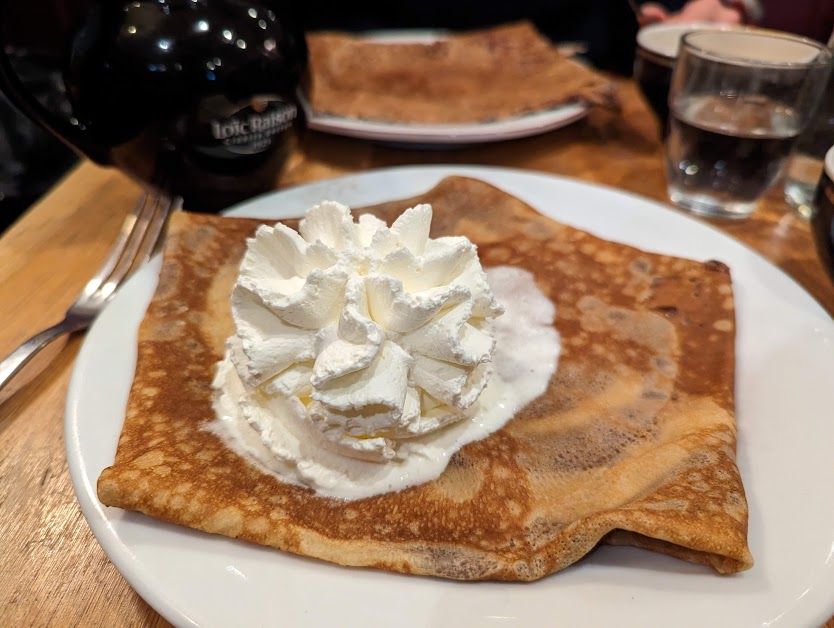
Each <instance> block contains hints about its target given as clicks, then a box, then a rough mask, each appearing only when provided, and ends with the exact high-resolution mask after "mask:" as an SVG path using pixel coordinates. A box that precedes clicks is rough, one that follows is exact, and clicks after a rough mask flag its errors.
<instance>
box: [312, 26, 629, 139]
mask: <svg viewBox="0 0 834 628" xmlns="http://www.w3.org/2000/svg"><path fill="white" fill-rule="evenodd" d="M307 43H308V46H309V49H310V85H309V86H308V89H307V96H308V98H309V100H310V103H311V105H312V108H313V110H314V111H315V112H317V113H328V114H334V115H339V116H346V117H351V118H364V119H368V120H378V121H390V122H405V123H422V124H453V123H462V122H483V121H487V120H495V119H501V118H509V117H512V116H517V115H521V114H523V113H527V112H531V111H543V110H546V109H550V108H552V107H556V106H558V105H562V104H565V103H568V102H585V103H588V104H597V105H607V106H612V105H614V104H615V102H616V101H615V98H614V94H613V87H612V85H611V83H610V81H608V80H607V79H605V78H604V77H603V76H601V75H600V74H598V73H596V72H594V71H593V70H591V69H590V68H588V67H587V66H585V65H582V64H581V63H578V62H576V61H573V60H571V59H569V58H567V57H565V56H563V55H562V54H561V53H560V52H559V51H558V50H557V49H556V48H555V47H554V46H553V45H552V44H551V43H550V42H549V41H548V40H547V39H546V38H545V37H543V36H542V35H540V34H539V33H538V31H536V29H535V28H534V27H533V26H532V25H531V24H529V23H520V24H512V25H509V26H501V27H497V28H492V29H487V30H481V31H473V32H470V33H464V34H459V35H450V36H449V37H447V38H444V39H442V40H440V41H438V42H436V43H433V44H430V45H422V44H417V43H412V44H408V43H402V44H400V43H384V44H383V43H375V42H373V41H369V40H368V39H367V38H365V37H362V36H356V35H346V34H344V33H310V34H308V35H307Z"/></svg>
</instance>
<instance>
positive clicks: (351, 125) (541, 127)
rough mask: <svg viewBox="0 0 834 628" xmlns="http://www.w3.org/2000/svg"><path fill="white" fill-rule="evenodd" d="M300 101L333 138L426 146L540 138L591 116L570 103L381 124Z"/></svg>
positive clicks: (381, 37) (386, 39)
mask: <svg viewBox="0 0 834 628" xmlns="http://www.w3.org/2000/svg"><path fill="white" fill-rule="evenodd" d="M445 35H446V33H445V32H444V31H419V30H418V31H400V32H395V31H391V32H383V31H377V32H373V33H368V34H367V36H366V38H367V39H368V40H369V41H373V42H376V43H378V44H386V43H401V44H402V43H417V44H426V45H428V44H431V43H434V42H436V41H438V40H440V39H442V38H443V37H444V36H445ZM299 101H300V103H301V106H302V108H303V109H304V113H305V115H306V116H307V127H308V128H310V129H313V130H314V131H322V132H324V133H331V134H333V135H345V136H348V137H358V138H361V139H366V140H376V141H378V142H386V143H395V144H419V145H423V146H426V147H428V146H431V145H437V146H457V145H462V144H479V143H483V142H497V141H503V140H512V139H516V138H520V137H529V136H531V135H539V134H541V133H546V132H548V131H552V130H554V129H559V128H561V127H563V126H567V125H569V124H572V123H573V122H576V121H577V120H580V119H582V118H584V117H585V116H586V115H588V105H586V104H584V103H569V104H565V105H561V106H558V107H553V108H552V109H547V110H545V111H537V112H531V113H527V114H524V115H520V116H516V117H513V118H506V119H503V120H493V121H491V122H473V123H466V124H409V123H405V122H377V121H374V120H361V119H359V118H347V117H344V116H335V115H330V114H323V113H317V112H315V111H313V109H312V107H311V106H310V103H309V102H308V101H307V98H306V97H305V95H304V93H303V92H300V93H299Z"/></svg>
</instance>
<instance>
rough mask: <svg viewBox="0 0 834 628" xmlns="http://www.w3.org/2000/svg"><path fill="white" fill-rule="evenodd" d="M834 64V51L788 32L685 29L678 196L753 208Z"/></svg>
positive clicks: (676, 136)
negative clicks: (687, 31) (687, 30)
mask: <svg viewBox="0 0 834 628" xmlns="http://www.w3.org/2000/svg"><path fill="white" fill-rule="evenodd" d="M831 65H832V52H831V50H829V49H828V48H826V47H825V46H824V45H822V44H819V43H817V42H815V41H813V40H810V39H806V38H804V37H798V36H794V35H789V34H787V33H778V32H774V31H763V30H755V29H750V30H735V31H696V32H693V33H689V34H687V35H684V37H683V40H682V44H681V52H680V57H679V59H678V64H677V66H676V68H675V71H674V74H673V76H672V87H671V89H670V92H669V137H668V138H667V140H666V179H667V184H668V190H669V197H670V198H671V199H672V201H673V202H674V203H675V204H677V205H679V206H680V207H683V208H684V209H688V210H690V211H692V212H695V213H697V214H701V215H704V216H710V217H714V218H744V217H747V216H749V215H750V214H751V212H752V211H753V210H754V209H755V207H756V204H757V202H758V200H759V199H760V198H761V196H762V195H763V194H764V192H765V191H766V190H767V189H768V187H770V185H771V184H773V182H774V181H775V180H776V178H777V177H778V176H779V174H780V172H781V170H782V167H783V165H784V163H785V160H786V158H787V156H788V154H789V153H790V151H791V147H792V146H793V143H794V141H795V140H796V138H797V136H798V135H799V133H800V132H801V131H802V129H803V128H804V127H805V125H806V124H807V123H808V120H809V117H810V115H811V113H812V112H813V111H814V108H815V107H816V105H817V103H818V102H819V99H820V96H821V95H822V91H823V89H824V87H825V84H826V81H827V78H828V74H829V73H830V71H831Z"/></svg>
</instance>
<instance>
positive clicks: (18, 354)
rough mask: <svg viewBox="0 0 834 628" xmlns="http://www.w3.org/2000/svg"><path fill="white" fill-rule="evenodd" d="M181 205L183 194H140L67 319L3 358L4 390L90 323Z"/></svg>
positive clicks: (0, 381) (147, 254) (1, 383)
mask: <svg viewBox="0 0 834 628" xmlns="http://www.w3.org/2000/svg"><path fill="white" fill-rule="evenodd" d="M181 206H182V199H181V198H179V197H176V198H173V199H171V198H169V197H167V196H165V195H164V194H162V193H160V192H148V193H146V194H144V195H142V197H140V199H139V201H138V202H137V203H136V207H134V209H133V211H132V212H131V213H130V214H129V215H128V216H127V218H125V221H124V223H123V224H122V229H121V231H120V232H119V237H118V239H117V240H116V243H115V244H114V245H113V248H112V249H111V250H110V254H109V255H108V256H107V259H106V260H105V262H104V265H103V266H102V267H101V268H100V269H99V271H98V272H97V273H96V274H95V275H94V276H93V278H92V279H90V281H88V282H87V285H86V286H85V287H84V290H82V291H81V294H80V295H78V298H77V299H76V300H75V302H74V303H73V304H72V305H71V306H70V308H69V309H68V310H67V313H66V315H65V316H64V319H63V320H62V321H61V322H60V323H58V324H56V325H53V326H52V327H50V328H48V329H45V330H43V331H42V332H40V333H38V334H36V335H34V336H32V337H31V338H30V339H29V340H27V341H25V342H24V343H23V344H22V345H20V346H19V347H18V348H17V349H15V350H14V351H12V353H10V354H9V355H8V356H7V357H6V358H4V359H3V361H2V362H0V390H2V389H3V387H4V386H5V385H6V384H7V383H8V382H9V381H10V380H11V379H12V377H14V375H15V374H16V373H18V372H19V371H20V369H22V368H23V367H24V366H25V365H26V364H27V363H28V362H29V361H30V360H31V359H32V358H33V357H35V355H37V353H38V352H39V351H40V350H41V349H43V348H44V347H46V346H47V345H48V344H49V343H50V342H52V341H53V340H55V339H56V338H59V337H60V336H62V335H63V334H67V333H70V334H71V333H73V332H76V331H81V330H82V329H86V328H87V327H89V326H90V324H91V323H92V322H93V321H94V320H95V318H96V316H98V314H99V312H101V310H102V309H104V306H105V305H106V304H107V302H108V301H109V300H110V299H111V298H112V296H113V294H115V292H116V288H118V287H119V286H120V285H121V284H122V282H123V281H124V280H125V279H126V278H127V277H128V275H130V272H131V270H132V269H134V268H137V267H138V266H139V265H141V264H143V263H144V262H147V261H148V260H149V259H150V257H151V255H152V254H153V252H154V249H155V248H156V244H157V242H158V241H159V238H160V236H161V235H162V231H163V228H164V227H165V223H166V221H167V219H168V216H169V214H170V213H171V212H172V211H174V210H177V209H179V208H180V207H181Z"/></svg>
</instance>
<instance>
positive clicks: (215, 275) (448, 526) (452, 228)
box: [98, 177, 752, 580]
mask: <svg viewBox="0 0 834 628" xmlns="http://www.w3.org/2000/svg"><path fill="white" fill-rule="evenodd" d="M417 202H428V203H431V204H432V205H433V207H434V222H433V226H432V237H437V236H439V235H444V234H452V233H454V234H462V235H466V236H468V237H470V238H471V239H472V240H473V241H474V242H475V243H476V244H477V245H478V247H479V254H480V257H481V261H482V263H483V265H484V266H485V267H488V266H495V265H504V264H510V265H515V266H520V267H524V268H527V269H528V270H530V271H531V272H533V273H534V275H535V277H536V281H537V283H538V284H539V286H540V287H541V288H542V290H543V291H544V292H545V293H547V294H548V295H549V296H550V298H552V299H553V300H554V301H555V302H556V303H557V308H558V317H557V323H556V324H557V327H558V330H559V333H560V335H561V338H562V344H563V347H562V353H561V356H560V360H559V368H558V371H557V373H556V375H555V376H554V377H553V378H552V380H551V382H550V386H549V388H548V390H547V391H546V392H545V394H544V395H542V397H540V398H539V399H537V400H536V401H534V402H533V403H531V404H530V405H528V406H527V407H525V408H524V409H523V410H522V411H521V412H520V413H519V414H517V415H516V417H515V418H514V419H513V420H511V421H510V422H509V423H508V424H507V425H506V426H505V427H504V428H503V429H501V430H499V431H498V432H496V433H495V434H493V435H491V436H490V437H488V438H486V439H484V440H482V441H478V442H475V443H472V444H470V445H467V446H466V447H464V448H463V449H462V450H461V451H460V452H458V453H457V454H456V455H455V456H453V458H452V460H451V462H450V464H449V466H448V467H447V469H446V471H445V472H444V473H443V474H442V475H441V477H440V478H439V479H438V480H436V481H433V482H430V483H427V484H424V485H421V486H416V487H412V488H409V489H406V490H404V491H401V492H399V493H389V494H385V495H380V496H377V497H372V498H368V499H364V500H360V501H355V502H343V501H340V500H335V499H328V498H321V497H316V496H315V495H314V494H313V493H312V492H311V491H309V490H307V489H303V488H299V487H295V486H291V485H288V484H285V483H282V482H281V481H279V480H277V479H276V478H274V477H272V476H270V475H266V474H264V473H262V472H260V471H259V470H258V469H256V468H255V467H254V466H252V465H250V464H248V463H247V462H246V461H245V460H243V459H242V458H240V457H239V456H238V455H237V454H235V453H234V452H232V451H231V450H229V449H227V448H226V447H225V446H224V445H223V444H222V443H221V442H220V441H219V440H218V438H217V437H216V436H214V435H213V434H212V433H211V432H209V431H207V430H206V429H204V428H205V426H206V425H207V424H209V423H210V422H211V421H213V420H214V414H213V411H212V406H211V397H212V391H211V379H212V376H213V373H214V365H215V362H216V361H217V360H219V359H220V357H221V356H222V352H223V342H224V340H225V338H226V337H227V336H228V335H229V334H230V333H231V332H232V324H231V319H230V314H229V307H230V306H229V292H230V290H231V286H232V284H233V282H234V280H235V277H236V274H237V265H238V262H239V260H240V258H241V256H242V254H243V251H244V246H245V245H244V240H245V238H246V237H247V236H249V235H251V234H252V232H253V231H254V229H255V227H256V226H257V224H258V223H259V221H256V220H246V219H230V218H220V217H214V216H206V215H194V214H185V213H181V214H177V215H175V216H174V217H173V221H172V224H171V231H170V236H169V240H168V243H167V246H166V251H165V260H164V264H163V269H162V274H161V277H160V284H159V287H158V289H157V293H156V295H155V296H154V299H153V301H152V303H151V305H150V307H149V309H148V313H147V315H146V317H145V319H144V321H143V323H142V325H141V328H140V331H139V353H138V362H137V369H136V376H135V379H134V382H133V386H132V389H131V393H130V398H129V401H128V408H127V416H126V420H125V425H124V428H123V430H122V434H121V437H120V440H119V447H118V451H117V453H116V461H115V464H114V466H112V467H110V468H108V469H105V470H104V472H103V473H102V475H101V477H100V478H99V482H98V493H99V498H100V499H101V501H102V502H103V503H104V504H107V505H110V506H118V507H121V508H129V509H134V510H139V511H141V512H145V513H147V514H149V515H151V516H154V517H157V518H159V519H163V520H166V521H171V522H174V523H178V524H182V525H187V526H190V527H193V528H197V529H200V530H205V531H207V532H213V533H218V534H224V535H227V536H231V537H239V538H242V539H246V540H249V541H253V542H255V543H261V544H265V545H272V546H274V547H277V548H280V549H283V550H287V551H290V552H295V553H298V554H304V555H307V556H312V557H315V558H321V559H325V560H329V561H333V562H336V563H340V564H343V565H355V566H370V567H377V568H382V569H389V570H393V571H401V572H406V573H418V574H430V575H436V576H443V577H448V578H459V579H502V580H533V579H536V578H540V577H542V576H544V575H547V574H549V573H552V572H554V571H558V570H559V569H563V568H564V567H566V566H568V565H570V564H571V563H573V562H575V561H576V560H579V559H580V558H581V557H582V556H584V555H585V554H586V553H587V552H589V551H591V550H592V549H593V548H594V547H595V546H596V545H597V544H598V543H600V542H608V543H626V544H631V545H636V546H638V547H645V548H648V549H652V550H656V551H659V552H663V553H667V554H671V555H673V556H677V557H680V558H685V559H687V560H691V561H694V562H699V563H705V564H708V565H711V566H713V567H714V568H715V569H716V570H718V571H719V572H722V573H730V572H736V571H740V570H743V569H747V568H749V567H750V566H751V565H752V558H751V556H750V553H749V551H748V549H747V503H746V501H745V496H744V489H743V487H742V483H741V478H740V476H739V472H738V469H737V467H736V464H735V443H736V437H735V422H734V418H733V370H734V321H733V319H734V311H733V300H732V290H731V284H730V278H729V272H728V270H727V268H726V267H725V266H724V265H722V264H720V263H717V262H707V263H705V264H702V263H697V262H692V261H688V260H682V259H677V258H672V257H665V256H659V255H652V254H648V253H644V252H641V251H639V250H636V249H633V248H630V247H627V246H623V245H620V244H615V243H611V242H607V241H604V240H600V239H598V238H595V237H593V236H591V235H589V234H587V233H584V232H581V231H578V230H576V229H572V228H570V227H567V226H564V225H561V224H558V223H556V222H554V221H552V220H550V219H548V218H545V217H543V216H542V215H540V214H538V213H537V212H535V211H534V210H533V209H531V208H530V207H528V206H526V205H525V204H523V203H522V202H521V201H519V200H518V199H516V198H514V197H512V196H509V195H508V194H506V193H504V192H502V191H500V190H498V189H496V188H494V187H492V186H490V185H487V184H485V183H482V182H480V181H474V180H471V179H464V178H458V177H452V178H448V179H445V180H444V181H442V182H441V183H440V184H439V185H438V186H437V187H436V188H434V189H433V190H431V191H430V192H428V193H427V194H425V195H423V196H421V197H419V198H415V199H407V200H402V201H396V202H393V203H388V204H385V205H381V206H378V207H374V208H371V211H372V212H373V213H374V214H376V215H378V216H380V217H381V218H383V219H384V220H386V221H388V222H389V223H390V222H391V221H392V220H393V218H394V217H395V216H396V215H397V214H398V213H399V212H401V211H402V210H403V209H405V208H406V207H409V206H412V205H414V204H415V203H417ZM287 222H288V223H289V224H291V226H295V224H296V223H295V221H287Z"/></svg>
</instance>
